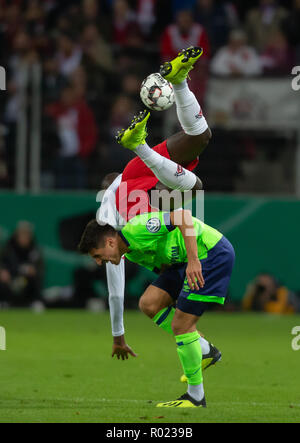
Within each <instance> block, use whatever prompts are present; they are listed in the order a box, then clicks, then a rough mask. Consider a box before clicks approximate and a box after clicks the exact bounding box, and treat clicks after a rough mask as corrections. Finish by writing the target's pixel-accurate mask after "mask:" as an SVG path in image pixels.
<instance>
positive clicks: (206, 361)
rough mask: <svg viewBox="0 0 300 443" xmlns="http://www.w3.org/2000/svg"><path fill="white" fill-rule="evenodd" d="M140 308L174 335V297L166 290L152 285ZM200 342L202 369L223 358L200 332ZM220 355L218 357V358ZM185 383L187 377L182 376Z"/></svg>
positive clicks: (141, 299) (140, 302) (142, 299)
mask: <svg viewBox="0 0 300 443" xmlns="http://www.w3.org/2000/svg"><path fill="white" fill-rule="evenodd" d="M139 308H140V310H141V311H142V312H143V313H144V314H145V315H147V317H149V318H151V319H152V320H153V322H154V323H155V324H156V325H157V326H159V327H160V328H161V329H163V330H164V331H165V332H167V333H168V334H171V335H174V332H173V329H172V323H173V321H174V316H175V307H174V300H173V298H172V297H171V296H170V295H169V294H168V292H166V291H165V290H163V289H161V288H159V287H157V286H154V285H150V286H148V288H147V289H146V291H145V292H144V294H143V295H142V296H141V298H140V300H139ZM199 335H200V337H199V342H200V346H201V349H202V370H205V369H207V368H209V367H210V366H212V365H213V364H215V363H216V362H217V361H219V360H220V359H221V353H220V351H218V349H217V348H215V347H214V346H213V345H212V344H211V343H209V342H208V341H207V340H206V339H205V338H204V336H202V335H201V333H200V332H199ZM217 356H218V358H217ZM181 381H182V382H183V383H186V382H187V377H186V376H185V375H183V376H182V377H181Z"/></svg>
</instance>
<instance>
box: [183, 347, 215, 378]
mask: <svg viewBox="0 0 300 443" xmlns="http://www.w3.org/2000/svg"><path fill="white" fill-rule="evenodd" d="M221 359H222V354H221V352H220V351H219V349H217V348H216V347H215V346H214V345H212V344H211V343H210V351H209V353H208V354H204V355H203V356H202V371H204V370H205V369H208V368H209V367H210V366H213V365H215V364H216V363H218V362H219V361H221ZM180 381H181V382H182V383H186V382H187V378H186V376H185V375H182V376H181V377H180Z"/></svg>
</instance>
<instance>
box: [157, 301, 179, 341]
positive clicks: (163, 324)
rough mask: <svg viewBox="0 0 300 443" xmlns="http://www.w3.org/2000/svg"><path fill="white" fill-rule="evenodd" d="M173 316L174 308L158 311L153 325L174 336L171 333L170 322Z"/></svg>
mask: <svg viewBox="0 0 300 443" xmlns="http://www.w3.org/2000/svg"><path fill="white" fill-rule="evenodd" d="M174 314H175V308H173V307H172V306H169V307H168V308H164V309H162V310H161V311H159V312H158V313H157V314H156V316H155V317H154V318H153V321H154V323H156V324H157V326H159V327H160V328H161V329H163V330H164V331H166V332H168V334H171V335H173V336H174V334H173V331H172V320H173V317H174Z"/></svg>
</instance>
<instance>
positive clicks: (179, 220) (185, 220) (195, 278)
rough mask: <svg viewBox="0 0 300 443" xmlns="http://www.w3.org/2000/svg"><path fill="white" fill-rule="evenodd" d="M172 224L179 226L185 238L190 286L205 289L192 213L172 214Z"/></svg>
mask: <svg viewBox="0 0 300 443" xmlns="http://www.w3.org/2000/svg"><path fill="white" fill-rule="evenodd" d="M171 223H172V224H173V225H174V226H178V228H179V229H180V231H181V233H182V236H183V238H184V243H185V247H186V252H187V258H188V265H187V268H186V276H187V281H188V285H189V287H190V288H191V289H192V290H195V289H196V290H197V291H199V289H200V288H203V286H204V284H205V281H204V278H203V275H202V266H201V262H200V260H199V257H198V245H197V239H196V232H195V229H194V224H193V218H192V214H191V211H189V210H185V209H183V210H180V211H175V212H172V213H171Z"/></svg>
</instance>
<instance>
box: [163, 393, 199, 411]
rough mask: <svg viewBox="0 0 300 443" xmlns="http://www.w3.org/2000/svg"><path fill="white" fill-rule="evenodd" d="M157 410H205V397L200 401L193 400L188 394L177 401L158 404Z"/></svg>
mask: <svg viewBox="0 0 300 443" xmlns="http://www.w3.org/2000/svg"><path fill="white" fill-rule="evenodd" d="M156 407H157V408H200V407H202V408H206V401H205V397H203V399H202V400H201V401H196V400H194V399H193V398H192V397H191V396H190V395H189V394H188V393H186V394H183V395H182V396H181V397H179V398H178V399H177V400H173V401H167V402H165V403H158V404H157V405H156Z"/></svg>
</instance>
